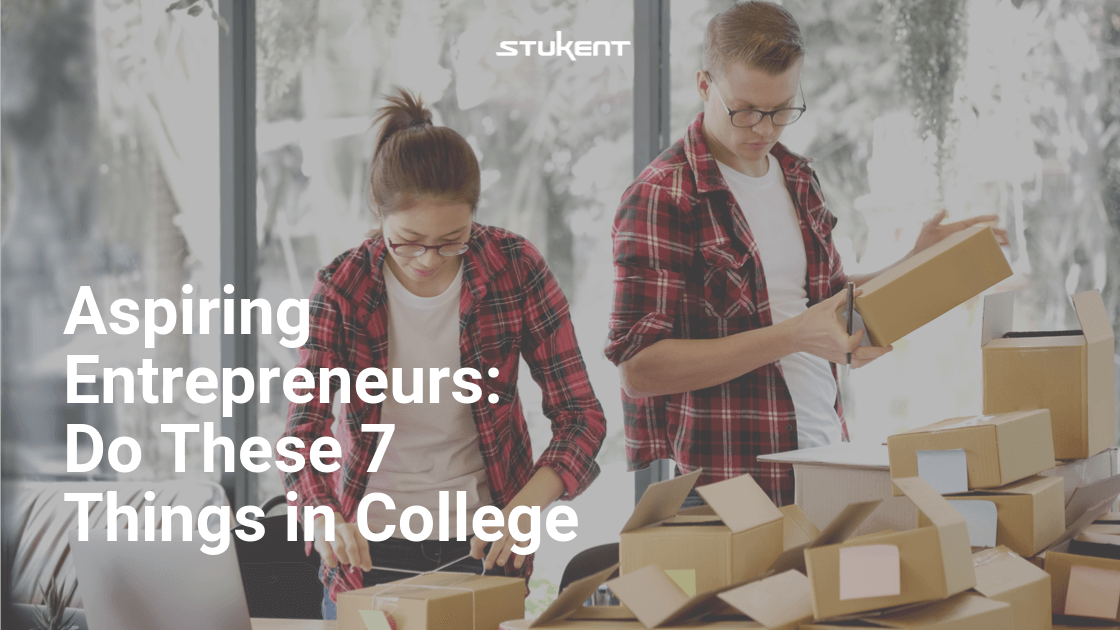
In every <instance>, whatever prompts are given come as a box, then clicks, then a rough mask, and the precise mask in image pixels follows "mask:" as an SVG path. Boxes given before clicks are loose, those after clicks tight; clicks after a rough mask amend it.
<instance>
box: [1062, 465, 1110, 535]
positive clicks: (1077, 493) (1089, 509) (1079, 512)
mask: <svg viewBox="0 0 1120 630" xmlns="http://www.w3.org/2000/svg"><path fill="white" fill-rule="evenodd" d="M1118 496H1120V475H1114V476H1112V477H1109V478H1108V479H1102V480H1100V481H1098V482H1096V483H1091V484H1089V485H1087V486H1081V487H1080V488H1078V489H1076V490H1074V491H1073V495H1071V496H1070V498H1069V501H1067V502H1066V525H1067V526H1069V525H1070V524H1072V523H1073V521H1075V520H1078V519H1079V518H1082V517H1083V515H1085V514H1088V513H1091V514H1093V518H1092V519H1091V520H1090V521H1089V522H1088V523H1086V525H1088V524H1089V523H1092V522H1093V521H1094V520H1096V519H1097V517H1098V516H1100V515H1101V514H1104V513H1105V512H1107V511H1108V510H1109V509H1111V507H1112V504H1113V502H1114V501H1116V497H1118Z"/></svg>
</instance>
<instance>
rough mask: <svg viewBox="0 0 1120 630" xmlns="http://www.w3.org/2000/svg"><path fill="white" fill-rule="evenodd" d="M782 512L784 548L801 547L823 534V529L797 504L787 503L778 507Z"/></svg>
mask: <svg viewBox="0 0 1120 630" xmlns="http://www.w3.org/2000/svg"><path fill="white" fill-rule="evenodd" d="M778 511H779V512H781V513H782V522H783V530H784V532H785V533H784V534H783V536H782V540H783V541H784V544H783V545H782V550H783V551H784V550H786V549H792V548H793V547H799V546H801V545H804V544H805V543H808V542H812V541H814V540H816V538H817V536H820V535H821V530H819V529H817V526H816V525H814V524H813V522H812V521H810V520H809V517H807V516H805V512H802V511H801V508H799V507H797V506H796V505H786V506H783V507H780V508H778Z"/></svg>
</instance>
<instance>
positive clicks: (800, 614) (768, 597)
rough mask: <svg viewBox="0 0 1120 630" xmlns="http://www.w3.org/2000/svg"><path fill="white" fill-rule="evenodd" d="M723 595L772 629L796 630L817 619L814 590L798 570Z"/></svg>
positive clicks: (721, 594) (736, 588)
mask: <svg viewBox="0 0 1120 630" xmlns="http://www.w3.org/2000/svg"><path fill="white" fill-rule="evenodd" d="M719 598H720V599H722V600H723V601H725V602H727V603H728V604H730V605H731V606H732V607H733V608H735V609H736V610H738V611H740V612H742V613H743V614H745V615H747V616H748V617H750V618H751V619H753V620H755V621H757V622H759V623H760V624H762V626H763V627H765V628H768V629H769V630H795V629H796V628H797V627H798V625H799V624H801V623H804V622H806V621H809V620H811V619H812V618H813V589H812V587H811V586H810V584H809V578H807V577H805V575H804V574H802V573H799V572H797V571H785V572H784V573H779V574H777V575H772V576H770V577H766V578H762V579H760V580H756V581H754V582H751V583H749V584H744V585H743V586H738V587H735V588H732V589H730V590H727V591H724V592H722V593H720V594H719Z"/></svg>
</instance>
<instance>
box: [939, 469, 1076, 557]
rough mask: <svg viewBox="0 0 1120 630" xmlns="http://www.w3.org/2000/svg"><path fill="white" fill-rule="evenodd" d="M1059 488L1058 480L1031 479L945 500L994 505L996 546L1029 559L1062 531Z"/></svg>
mask: <svg viewBox="0 0 1120 630" xmlns="http://www.w3.org/2000/svg"><path fill="white" fill-rule="evenodd" d="M1062 486H1063V482H1062V479H1061V478H1060V477H1057V478H1055V477H1041V476H1034V477H1028V478H1026V479H1022V480H1020V481H1016V482H1015V483H1013V484H1009V485H1006V486H1004V487H1002V488H993V489H990V490H982V491H979V492H970V493H968V494H954V495H948V498H950V499H951V500H953V501H991V502H992V503H994V504H995V505H996V512H997V514H998V521H997V523H996V544H997V545H1004V546H1007V547H1009V548H1010V549H1011V550H1012V551H1014V552H1015V553H1017V554H1019V555H1021V556H1024V557H1030V556H1033V555H1035V554H1037V553H1040V552H1042V551H1043V550H1044V549H1046V548H1047V547H1049V546H1050V545H1052V544H1053V543H1054V542H1055V541H1056V540H1058V538H1059V537H1061V535H1062V533H1063V532H1064V531H1065V506H1064V505H1063V504H1062V497H1063V496H1064V494H1063V492H1062ZM919 523H921V521H920V520H919Z"/></svg>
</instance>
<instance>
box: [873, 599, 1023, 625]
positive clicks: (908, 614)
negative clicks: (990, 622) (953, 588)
mask: <svg viewBox="0 0 1120 630" xmlns="http://www.w3.org/2000/svg"><path fill="white" fill-rule="evenodd" d="M1002 608H1005V609H1007V610H1008V615H1007V620H1008V621H1010V620H1011V615H1010V610H1011V605H1010V604H1005V603H1003V602H997V601H995V600H992V599H988V598H986V597H981V596H979V595H976V594H973V593H961V594H959V595H956V596H953V597H950V598H949V599H945V600H941V601H939V602H933V603H932V604H926V605H924V606H917V607H914V608H908V609H906V610H903V611H901V612H894V613H887V614H885V615H881V616H878V617H868V618H867V621H870V622H872V623H874V624H876V625H880V626H883V627H885V628H897V629H899V630H905V629H907V628H926V627H932V626H934V624H946V627H954V626H949V625H948V623H949V622H952V621H961V620H964V619H968V618H970V617H979V616H980V615H986V614H990V613H992V612H993V611H997V610H999V609H1002Z"/></svg>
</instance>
